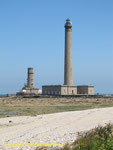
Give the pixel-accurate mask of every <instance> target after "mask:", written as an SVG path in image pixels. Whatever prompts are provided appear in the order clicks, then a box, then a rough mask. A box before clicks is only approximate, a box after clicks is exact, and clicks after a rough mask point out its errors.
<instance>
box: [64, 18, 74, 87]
mask: <svg viewBox="0 0 113 150" xmlns="http://www.w3.org/2000/svg"><path fill="white" fill-rule="evenodd" d="M71 34H72V25H71V22H70V20H69V19H67V20H66V23H65V60H64V85H68V86H73V67H72V35H71Z"/></svg>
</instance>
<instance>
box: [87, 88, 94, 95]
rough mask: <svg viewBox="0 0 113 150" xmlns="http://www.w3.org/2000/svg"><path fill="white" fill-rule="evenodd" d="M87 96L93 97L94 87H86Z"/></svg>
mask: <svg viewBox="0 0 113 150" xmlns="http://www.w3.org/2000/svg"><path fill="white" fill-rule="evenodd" d="M88 95H94V87H91V86H89V87H88Z"/></svg>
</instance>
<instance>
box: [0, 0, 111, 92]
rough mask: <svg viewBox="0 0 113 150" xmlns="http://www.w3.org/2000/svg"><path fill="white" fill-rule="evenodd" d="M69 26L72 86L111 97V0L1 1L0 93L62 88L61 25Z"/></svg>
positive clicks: (62, 35)
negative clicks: (27, 86)
mask: <svg viewBox="0 0 113 150" xmlns="http://www.w3.org/2000/svg"><path fill="white" fill-rule="evenodd" d="M67 18H70V19H71V22H72V52H73V77H74V84H75V85H84V84H89V85H90V84H92V85H94V86H95V93H109V94H110V93H112V94H113V0H70V1H69V0H1V1H0V93H15V92H18V91H19V90H20V89H21V88H22V87H23V85H24V83H26V79H27V68H28V67H33V68H34V73H35V74H34V80H35V87H37V88H40V89H41V86H42V85H48V84H50V85H51V84H63V81H64V24H65V20H66V19H67Z"/></svg>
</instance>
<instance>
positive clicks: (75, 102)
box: [0, 97, 113, 117]
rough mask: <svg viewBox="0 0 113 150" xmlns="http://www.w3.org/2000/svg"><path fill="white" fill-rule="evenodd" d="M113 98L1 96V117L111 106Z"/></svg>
mask: <svg viewBox="0 0 113 150" xmlns="http://www.w3.org/2000/svg"><path fill="white" fill-rule="evenodd" d="M111 106H113V98H106V99H105V98H98V99H97V98H82V97H80V98H78V97H75V98H74V97H73V98H20V97H15V98H9V97H8V98H0V117H9V116H34V115H39V114H50V113H57V112H65V111H78V110H86V109H93V108H102V107H111Z"/></svg>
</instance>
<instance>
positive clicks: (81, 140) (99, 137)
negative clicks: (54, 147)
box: [60, 124, 113, 150]
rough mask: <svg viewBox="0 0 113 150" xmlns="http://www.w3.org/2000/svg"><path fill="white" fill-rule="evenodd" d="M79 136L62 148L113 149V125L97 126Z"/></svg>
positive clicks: (66, 149) (82, 149) (84, 149)
mask: <svg viewBox="0 0 113 150" xmlns="http://www.w3.org/2000/svg"><path fill="white" fill-rule="evenodd" d="M78 136H79V137H78V139H77V140H76V141H75V142H74V143H73V144H72V145H66V146H65V147H64V148H62V149H60V150H113V125H110V124H108V125H106V126H105V127H97V128H95V129H93V130H91V131H88V132H86V133H82V134H79V135H78Z"/></svg>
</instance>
